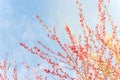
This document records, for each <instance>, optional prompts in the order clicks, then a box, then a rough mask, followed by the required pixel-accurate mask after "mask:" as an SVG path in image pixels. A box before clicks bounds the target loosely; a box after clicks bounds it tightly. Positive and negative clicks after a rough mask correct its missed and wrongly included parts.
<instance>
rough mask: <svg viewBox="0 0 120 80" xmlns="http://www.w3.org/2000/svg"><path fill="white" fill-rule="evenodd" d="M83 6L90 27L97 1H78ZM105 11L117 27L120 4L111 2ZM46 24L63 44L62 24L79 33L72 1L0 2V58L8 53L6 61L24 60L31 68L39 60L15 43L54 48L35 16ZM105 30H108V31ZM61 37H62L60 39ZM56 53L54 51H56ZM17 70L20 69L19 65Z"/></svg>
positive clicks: (14, 0) (64, 39)
mask: <svg viewBox="0 0 120 80" xmlns="http://www.w3.org/2000/svg"><path fill="white" fill-rule="evenodd" d="M79 1H80V2H81V3H82V4H83V5H82V8H83V13H84V14H85V17H86V21H87V23H88V24H89V25H90V26H91V27H92V26H94V25H95V23H96V22H97V11H96V10H97V8H96V6H97V5H96V3H97V0H79ZM108 8H109V12H110V14H111V15H112V18H113V20H115V23H116V24H117V25H119V24H120V10H119V8H120V1H119V0H111V2H110V4H109V5H108ZM36 14H38V15H39V16H40V17H41V19H42V20H43V21H44V22H45V23H46V24H47V25H49V27H50V28H51V29H52V26H54V25H55V26H56V28H57V30H58V35H59V36H60V38H61V40H62V41H63V42H64V41H67V39H66V35H65V34H64V27H65V25H66V24H69V25H70V26H71V29H72V31H73V33H75V34H78V33H80V29H79V25H80V24H79V18H78V11H77V7H76V5H75V2H74V0H0V58H1V59H3V58H4V54H5V53H6V52H8V53H9V60H14V59H16V60H17V61H18V62H20V61H22V60H24V61H25V62H26V63H28V64H30V65H32V61H33V60H34V59H36V63H37V62H39V58H38V57H36V56H34V55H31V54H29V53H28V52H27V51H26V50H24V49H23V48H21V47H20V46H19V44H18V42H19V41H22V42H25V43H27V44H28V45H30V46H33V45H36V41H37V40H41V41H43V43H44V44H46V45H48V46H50V47H51V48H53V49H55V48H54V45H51V44H52V43H51V42H49V40H47V37H45V29H44V28H43V27H42V26H41V25H40V24H39V23H38V21H37V20H36V18H35V15H36ZM108 30H109V28H108ZM63 36H64V37H63ZM56 50H58V49H56ZM19 67H20V66H19Z"/></svg>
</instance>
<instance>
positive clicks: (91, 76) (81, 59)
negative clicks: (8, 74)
mask: <svg viewBox="0 0 120 80" xmlns="http://www.w3.org/2000/svg"><path fill="white" fill-rule="evenodd" d="M109 2H110V1H108V3H109ZM76 4H77V7H78V12H79V18H80V24H81V26H80V28H82V29H83V33H84V35H81V34H80V36H79V38H76V36H75V34H73V33H72V30H71V29H70V27H69V25H65V26H66V27H65V32H66V34H68V39H69V40H70V42H71V44H68V43H67V42H66V43H63V42H62V41H60V38H59V36H58V35H57V34H56V33H57V30H56V28H55V27H54V29H53V30H51V29H49V27H48V26H47V25H46V24H45V23H44V22H43V21H42V19H41V18H40V17H39V15H36V18H37V20H38V21H39V22H40V24H41V25H42V26H43V27H44V28H45V29H46V31H47V32H48V33H46V36H48V37H49V38H50V39H51V41H54V42H55V43H56V44H57V46H59V48H60V49H61V50H62V51H54V50H52V49H51V48H49V47H48V46H46V45H44V44H43V43H42V41H39V40H38V41H37V43H38V44H39V45H40V46H41V47H42V48H43V49H44V50H43V49H41V48H39V47H38V46H34V47H33V48H30V47H28V46H27V44H25V43H23V42H20V46H22V47H23V48H25V49H26V50H27V51H28V52H30V53H32V54H33V55H37V56H39V57H40V58H41V59H42V60H43V61H46V62H47V63H48V64H49V65H50V66H49V67H50V69H47V68H40V71H42V72H44V73H45V74H48V75H49V76H47V75H44V76H43V75H42V74H39V72H37V71H35V70H34V69H33V68H32V66H29V65H27V64H25V63H24V62H22V65H23V66H24V67H25V68H26V69H27V70H32V71H33V73H34V75H35V77H34V78H31V77H29V78H28V77H26V79H29V80H32V79H34V80H49V77H51V78H52V79H53V80H107V79H109V80H119V79H120V72H119V71H120V61H119V60H120V41H119V38H118V35H117V29H118V26H116V25H115V24H114V22H113V20H112V18H111V16H110V14H109V13H108V9H107V6H106V5H105V3H104V0H98V14H99V22H98V23H96V26H95V29H94V30H92V29H91V28H90V26H89V25H88V24H87V23H86V20H85V18H84V14H83V12H82V9H81V4H80V3H79V2H78V0H76ZM107 19H108V22H109V23H110V25H111V28H112V32H110V33H109V34H108V33H107V32H106V30H105V29H106V28H107V27H106V21H107ZM106 54H107V55H108V56H107V57H106ZM61 64H62V65H61ZM40 65H41V64H38V65H37V67H38V68H39V67H40ZM71 73H72V74H71Z"/></svg>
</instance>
